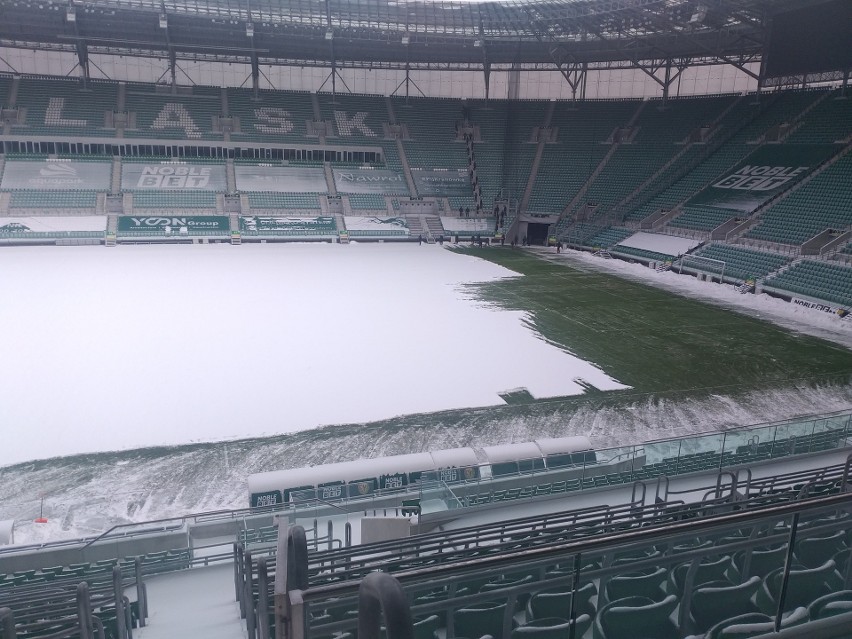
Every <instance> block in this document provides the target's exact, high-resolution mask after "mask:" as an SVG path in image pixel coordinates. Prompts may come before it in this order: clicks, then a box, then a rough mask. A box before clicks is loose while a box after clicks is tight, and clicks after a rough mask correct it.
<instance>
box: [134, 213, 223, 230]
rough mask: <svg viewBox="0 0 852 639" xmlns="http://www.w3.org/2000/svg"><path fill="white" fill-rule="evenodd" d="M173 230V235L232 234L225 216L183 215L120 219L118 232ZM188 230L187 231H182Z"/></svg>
mask: <svg viewBox="0 0 852 639" xmlns="http://www.w3.org/2000/svg"><path fill="white" fill-rule="evenodd" d="M167 228H168V229H171V231H172V232H173V233H181V232H184V233H190V234H191V233H195V232H199V231H204V232H209V231H221V232H223V233H230V231H231V227H230V220H228V218H227V217H225V216H224V215H194V216H188V215H182V216H174V217H168V216H159V217H153V216H149V217H136V216H132V215H128V216H122V217H119V218H118V232H119V233H122V232H125V233H126V232H131V231H149V232H150V231H157V230H161V231H165V230H166V229H167ZM181 229H186V231H181Z"/></svg>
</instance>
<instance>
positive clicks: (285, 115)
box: [254, 107, 293, 133]
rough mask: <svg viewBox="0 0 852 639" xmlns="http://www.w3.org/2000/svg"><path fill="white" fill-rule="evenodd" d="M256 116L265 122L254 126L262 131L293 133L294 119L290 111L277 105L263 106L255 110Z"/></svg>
mask: <svg viewBox="0 0 852 639" xmlns="http://www.w3.org/2000/svg"><path fill="white" fill-rule="evenodd" d="M254 117H256V118H257V119H258V120H260V121H261V122H263V123H264V124H255V125H254V128H255V129H257V130H258V131H260V132H261V133H291V132H292V131H293V121H292V120H291V119H290V118H291V115H290V112H289V111H285V110H284V109H278V108H276V107H263V108H260V109H255V110H254Z"/></svg>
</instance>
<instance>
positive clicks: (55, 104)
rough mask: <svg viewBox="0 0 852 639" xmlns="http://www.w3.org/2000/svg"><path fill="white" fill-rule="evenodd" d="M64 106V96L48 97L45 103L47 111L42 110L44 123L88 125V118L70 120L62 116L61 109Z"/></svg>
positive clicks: (50, 124)
mask: <svg viewBox="0 0 852 639" xmlns="http://www.w3.org/2000/svg"><path fill="white" fill-rule="evenodd" d="M64 108H65V98H50V100H49V101H48V103H47V111H45V112H44V124H45V125H46V126H74V127H84V126H88V124H89V121H88V120H70V119H66V118H63V117H62V109H64Z"/></svg>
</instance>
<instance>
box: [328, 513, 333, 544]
mask: <svg viewBox="0 0 852 639" xmlns="http://www.w3.org/2000/svg"><path fill="white" fill-rule="evenodd" d="M328 549H329V550H334V524H333V523H332V521H331V519H329V520H328Z"/></svg>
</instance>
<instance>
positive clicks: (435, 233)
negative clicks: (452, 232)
mask: <svg viewBox="0 0 852 639" xmlns="http://www.w3.org/2000/svg"><path fill="white" fill-rule="evenodd" d="M421 222H423V224H424V226H425V227H426V237H427V239H428V241H429V243H430V244H434V243H435V241H436V240H437V239H438V238H439V237H442V236H443V235H446V233H445V231H444V225H443V224H441V218H439V217H438V216H436V215H423V216H421Z"/></svg>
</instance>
